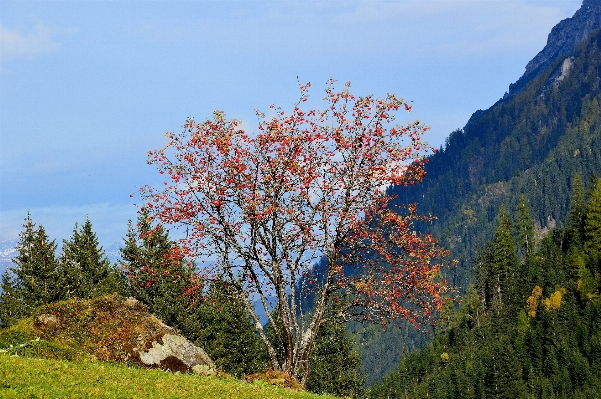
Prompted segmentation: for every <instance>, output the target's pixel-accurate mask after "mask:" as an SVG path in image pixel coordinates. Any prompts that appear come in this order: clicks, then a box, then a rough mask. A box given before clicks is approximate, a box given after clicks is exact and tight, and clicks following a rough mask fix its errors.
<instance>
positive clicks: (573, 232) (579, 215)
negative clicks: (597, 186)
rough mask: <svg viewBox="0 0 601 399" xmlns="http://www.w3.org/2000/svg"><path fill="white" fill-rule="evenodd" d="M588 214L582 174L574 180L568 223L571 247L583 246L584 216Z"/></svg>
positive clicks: (568, 236) (567, 229)
mask: <svg viewBox="0 0 601 399" xmlns="http://www.w3.org/2000/svg"><path fill="white" fill-rule="evenodd" d="M585 216H586V200H585V194H584V185H583V183H582V179H580V176H578V175H576V176H574V180H573V182H572V200H571V202H570V213H569V216H568V221H567V225H566V236H567V238H568V240H569V243H568V245H569V246H570V247H581V245H582V241H583V240H584V218H585Z"/></svg>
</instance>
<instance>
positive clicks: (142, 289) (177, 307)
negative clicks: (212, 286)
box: [120, 212, 196, 329]
mask: <svg viewBox="0 0 601 399" xmlns="http://www.w3.org/2000/svg"><path fill="white" fill-rule="evenodd" d="M124 244H125V246H124V247H122V248H121V249H120V252H121V259H122V260H121V266H122V267H123V268H124V269H125V271H126V273H127V277H128V280H129V281H128V284H129V286H128V289H129V295H131V296H132V297H134V298H136V299H137V300H139V301H141V302H143V303H144V304H146V306H148V310H149V311H150V312H151V313H153V314H154V315H156V316H157V317H159V318H160V319H161V320H162V321H163V322H165V323H167V324H168V325H170V326H172V327H176V328H180V329H182V327H183V326H184V325H185V324H187V322H186V318H187V317H189V314H190V312H191V311H192V310H191V307H192V305H193V303H194V300H195V298H194V294H195V293H194V292H188V293H187V291H188V290H189V289H192V290H193V291H194V286H195V284H196V282H195V278H194V275H193V267H192V265H191V264H188V262H187V261H186V259H184V258H183V257H182V256H181V255H180V251H179V248H178V246H177V245H176V244H175V243H174V242H172V241H171V240H170V239H169V236H168V233H167V232H166V231H165V230H164V229H163V227H162V226H160V225H159V226H156V227H153V226H151V225H150V224H149V223H148V222H147V221H146V215H145V214H144V212H141V213H140V216H139V219H138V223H137V226H136V227H135V228H134V226H133V224H132V222H131V221H130V222H129V225H128V230H127V234H126V236H125V239H124ZM184 294H186V295H184ZM188 294H189V295H188Z"/></svg>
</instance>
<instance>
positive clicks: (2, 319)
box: [0, 270, 26, 327]
mask: <svg viewBox="0 0 601 399" xmlns="http://www.w3.org/2000/svg"><path fill="white" fill-rule="evenodd" d="M0 290H2V292H1V293H0V327H9V326H11V325H13V324H15V322H17V321H18V320H19V319H21V318H23V317H25V316H26V315H25V314H24V312H23V311H24V309H23V304H22V302H21V301H20V300H19V297H18V296H17V292H16V291H15V281H14V279H13V278H12V277H11V275H10V273H9V271H8V270H6V271H4V273H2V282H1V283H0Z"/></svg>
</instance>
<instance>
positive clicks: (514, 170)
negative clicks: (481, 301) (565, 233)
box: [392, 4, 601, 287]
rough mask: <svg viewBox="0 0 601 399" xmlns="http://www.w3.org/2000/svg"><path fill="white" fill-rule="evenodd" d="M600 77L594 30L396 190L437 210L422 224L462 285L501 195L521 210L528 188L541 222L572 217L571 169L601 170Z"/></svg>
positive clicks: (600, 47)
mask: <svg viewBox="0 0 601 399" xmlns="http://www.w3.org/2000/svg"><path fill="white" fill-rule="evenodd" d="M599 8H601V4H600V5H599ZM600 83H601V32H600V31H596V32H595V33H593V34H592V35H591V36H590V37H589V39H587V40H586V41H585V42H583V43H581V44H580V45H578V46H577V48H576V51H575V52H573V53H572V54H571V55H569V56H567V57H562V58H559V59H557V60H556V61H555V62H554V63H553V64H552V65H551V66H550V67H549V68H548V69H547V70H546V71H544V72H543V73H541V74H540V75H539V76H538V77H537V78H536V79H534V80H532V81H531V82H530V83H529V84H528V85H526V86H525V87H524V89H523V90H522V91H521V92H519V93H518V94H516V95H515V96H511V97H509V98H506V99H501V100H500V101H499V102H497V104H495V105H494V106H493V107H491V108H490V109H488V110H487V111H479V112H477V113H475V114H474V115H473V116H472V118H471V119H470V121H469V122H468V123H467V125H466V126H465V127H464V128H463V129H462V130H457V131H455V132H453V133H452V134H451V135H450V136H449V137H448V139H447V141H446V145H445V147H444V148H441V149H440V151H439V152H438V153H436V154H435V155H433V156H432V157H430V159H429V164H428V166H427V168H426V171H427V176H426V178H425V180H424V182H423V183H422V184H420V185H416V186H414V187H407V188H405V187H400V188H399V187H397V188H393V189H392V190H393V191H394V192H395V193H396V194H398V196H399V201H400V202H402V203H412V202H418V203H419V209H421V211H422V212H423V213H432V214H434V215H436V216H437V217H438V218H439V221H438V222H436V223H434V224H433V225H432V226H431V227H430V226H424V228H425V229H429V230H431V231H432V232H433V233H434V234H435V236H436V237H439V238H440V239H441V241H442V243H443V245H444V246H446V247H447V248H449V249H451V251H452V256H453V257H454V258H457V259H459V260H460V261H461V265H460V266H459V267H458V268H457V269H456V270H455V272H454V275H453V282H454V283H455V284H457V285H459V286H462V287H465V286H466V285H467V283H468V282H469V281H470V280H471V271H470V264H471V261H472V260H473V259H474V257H475V255H476V252H477V249H478V248H480V247H482V246H483V245H484V243H485V242H487V241H488V240H490V238H491V237H492V232H493V231H494V228H493V223H494V220H495V216H496V214H497V212H498V209H499V205H500V204H501V203H505V204H507V206H508V207H509V209H510V210H514V209H515V207H516V205H517V201H518V198H519V196H520V195H521V194H524V195H526V198H527V199H528V202H529V204H530V208H531V209H532V212H533V215H534V219H535V224H536V227H537V230H539V231H543V230H545V229H546V228H552V227H554V226H556V225H562V224H563V223H564V221H565V215H566V214H567V209H568V205H569V200H570V192H571V189H572V179H573V177H574V176H575V175H576V174H579V175H580V176H583V177H588V176H590V175H591V173H597V174H599V172H601V108H600V103H601V84H600Z"/></svg>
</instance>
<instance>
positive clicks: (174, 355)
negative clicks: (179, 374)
mask: <svg viewBox="0 0 601 399" xmlns="http://www.w3.org/2000/svg"><path fill="white" fill-rule="evenodd" d="M161 340H162V341H163V342H162V344H161V343H158V342H157V341H154V342H153V343H152V347H151V348H150V349H148V350H146V351H140V350H138V355H139V357H140V362H141V363H142V364H144V365H145V366H150V367H160V368H162V369H166V370H170V371H193V372H195V373H197V374H208V375H214V374H215V373H216V368H215V364H214V363H213V361H212V360H211V358H209V355H207V354H206V352H205V351H204V350H203V349H202V348H199V347H198V346H195V345H193V344H192V343H191V342H190V341H188V340H187V339H186V338H184V337H182V336H181V335H174V334H165V335H163V337H162V339H161Z"/></svg>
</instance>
